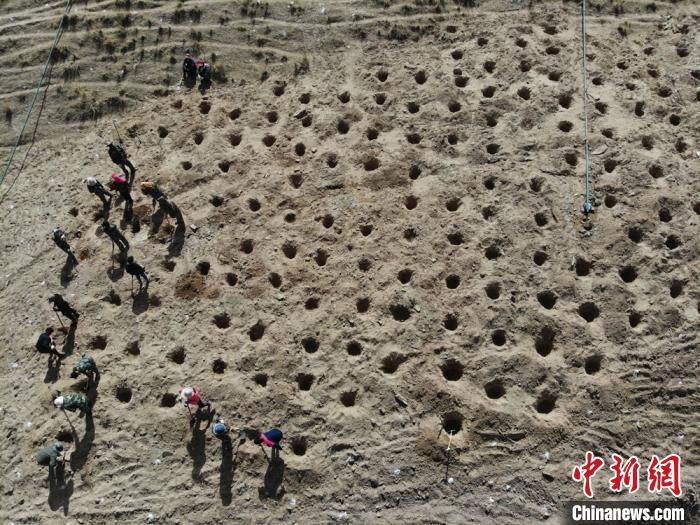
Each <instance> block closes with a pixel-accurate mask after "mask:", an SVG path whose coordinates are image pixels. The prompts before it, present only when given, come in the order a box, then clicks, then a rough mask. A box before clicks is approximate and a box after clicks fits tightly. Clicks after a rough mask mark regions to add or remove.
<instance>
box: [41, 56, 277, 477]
mask: <svg viewBox="0 0 700 525" xmlns="http://www.w3.org/2000/svg"><path fill="white" fill-rule="evenodd" d="M182 71H183V77H182V81H183V83H184V84H185V86H187V87H190V88H191V87H194V86H195V85H196V82H197V78H198V77H199V79H200V86H199V90H200V91H201V93H202V94H204V93H205V92H206V91H207V90H208V89H209V88H210V87H211V67H210V66H209V64H207V63H206V62H205V61H204V60H202V59H198V60H196V61H195V59H194V57H193V56H192V54H191V53H190V52H189V51H187V53H186V55H185V59H184V61H183V65H182ZM107 147H108V154H109V157H110V159H111V160H112V162H114V164H116V165H117V166H119V167H120V168H121V170H122V171H123V173H124V176H123V177H122V176H121V175H119V174H117V173H113V174H112V176H111V179H110V181H109V183H108V185H107V187H105V185H103V184H102V183H101V182H99V181H98V180H97V179H96V178H94V177H89V178H87V179H86V180H85V182H86V184H87V189H88V191H89V192H90V193H91V194H93V195H95V196H97V197H98V198H99V199H100V201H101V202H102V205H103V214H102V217H103V221H102V225H101V227H102V231H103V232H104V234H105V235H106V236H107V237H108V238H109V239H110V240H111V242H112V246H113V247H114V246H116V247H117V249H118V250H119V252H120V254H122V255H123V256H126V255H127V253H128V251H129V248H130V245H129V241H128V240H127V239H126V237H125V236H124V234H123V233H122V231H120V229H119V228H118V227H117V226H116V225H115V224H112V223H110V222H109V211H110V209H111V206H112V201H113V197H114V196H113V194H112V191H114V192H116V194H117V195H118V196H119V197H121V200H123V201H124V203H125V208H124V220H125V221H127V222H129V221H131V213H132V208H133V202H134V201H133V198H132V196H131V188H132V186H133V184H134V182H135V175H136V168H135V167H134V165H133V164H132V163H131V161H130V160H129V157H128V154H127V152H126V150H125V149H124V147H123V145H122V144H121V140H120V142H119V143H118V144H115V143H109V144H108V145H107ZM140 189H141V192H142V193H143V194H144V195H146V196H150V197H151V198H152V199H153V207H154V208H155V206H156V205H158V208H159V210H160V211H162V212H163V213H165V214H166V215H167V216H169V217H173V218H175V220H176V221H177V226H178V228H181V229H184V220H183V217H182V213H181V212H180V210H179V208H178V207H177V206H176V205H175V204H174V203H173V202H171V201H170V200H168V198H167V196H166V195H165V193H164V192H163V191H162V190H161V189H160V188H159V187H158V185H157V184H156V183H155V182H150V181H143V182H141V184H140ZM52 239H53V241H54V243H55V244H56V246H58V248H60V249H61V250H62V251H63V252H65V253H66V255H67V256H68V262H69V263H70V264H71V265H73V266H77V265H78V264H79V260H78V257H77V256H76V254H75V253H74V252H73V250H72V248H71V246H70V243H69V242H68V239H67V237H66V234H65V232H63V231H62V230H61V229H59V228H56V229H54V230H53V232H52ZM124 268H125V271H126V273H128V274H129V275H131V276H132V283H133V277H136V278H137V280H138V282H139V292H141V290H142V289H143V286H144V282H145V287H146V288H147V287H148V284H149V280H148V277H147V275H146V272H145V269H144V268H143V266H141V265H139V264H138V263H137V262H136V261H135V260H134V258H133V257H132V256H128V257H126V260H125V264H124ZM142 280H143V281H144V282H142ZM49 302H50V303H51V304H52V306H53V310H54V312H56V314H57V316H58V314H59V313H60V314H62V315H63V316H65V317H66V318H67V319H68V320H69V321H70V323H71V325H70V329H71V330H74V329H76V327H77V324H78V320H79V318H80V314H79V313H78V311H77V310H76V309H75V308H73V307H72V306H71V305H70V304H69V303H68V301H66V300H65V299H64V298H63V296H61V295H60V294H54V295H52V296H51V297H50V298H49ZM58 319H59V321H60V322H61V325H62V327H61V331H62V332H63V333H64V334H66V333H67V331H68V330H67V329H66V327H65V326H63V321H61V318H60V317H58ZM53 334H54V328H53V327H52V326H49V327H47V328H46V330H45V331H44V332H42V334H41V335H40V336H39V338H38V340H37V342H36V350H37V351H38V352H39V353H41V354H48V355H49V363H50V364H51V363H52V361H56V360H58V361H60V360H62V359H64V358H66V357H68V352H66V353H63V354H61V353H59V352H58V350H57V348H56V342H55V341H54V338H53ZM81 374H82V375H85V376H87V379H88V391H89V389H90V386H91V385H92V386H94V387H96V385H97V383H98V382H99V375H100V374H99V370H98V368H97V364H96V362H95V360H94V359H93V358H92V357H90V356H88V355H83V356H81V358H80V359H79V360H78V362H77V363H76V364H75V366H74V367H73V370H72V372H71V374H70V377H71V378H72V379H76V378H78V377H79V376H80V375H81ZM178 399H179V400H180V402H181V403H182V404H183V405H184V406H186V407H187V408H188V411H189V412H190V415H191V416H192V418H193V419H194V418H200V419H202V418H203V419H208V420H209V421H210V422H211V432H212V435H213V436H214V437H215V438H217V439H218V440H220V441H222V442H223V443H228V444H229V445H230V443H231V442H230V436H229V434H230V431H231V428H230V427H229V426H228V425H227V424H226V422H225V421H224V420H223V419H222V418H221V417H220V416H216V417H213V416H214V411H213V409H212V406H211V403H209V402H208V401H206V400H204V399H203V398H202V396H201V394H200V393H199V391H198V389H197V388H196V387H184V388H181V389H179V390H178ZM93 402H94V399H92V400H91V399H90V397H88V395H86V394H82V393H69V394H59V395H57V396H56V397H55V398H54V400H53V405H54V407H56V408H57V409H60V410H64V411H65V410H67V411H70V412H76V411H78V412H79V414H80V416H81V417H83V416H86V415H88V414H91V413H92V403H93ZM192 408H194V409H195V413H194V415H192V410H191V409H192ZM204 409H206V411H207V415H206V417H204V415H203V412H202V411H203V410H204ZM247 435H248V433H247V432H246V431H245V430H243V429H241V430H238V438H239V443H241V444H242V443H243V442H244V441H245V440H246V436H247ZM252 435H253V436H254V437H253V442H254V443H255V444H257V445H261V446H263V445H266V446H268V447H271V448H272V449H273V458H274V456H275V453H276V454H279V450H280V448H281V447H280V442H281V441H282V438H283V433H282V431H281V430H280V429H278V428H272V429H271V430H269V431H267V432H257V431H256V432H253V433H252ZM64 451H65V449H64V445H63V443H62V442H60V441H56V442H54V443H52V444H50V445H49V446H47V447H46V448H43V449H42V450H40V451H39V453H38V454H37V456H36V461H37V463H38V464H39V465H45V466H48V467H49V468H50V476H51V475H52V473H53V475H55V470H54V469H55V468H56V466H57V464H58V460H59V459H61V456H62V455H63V453H64Z"/></svg>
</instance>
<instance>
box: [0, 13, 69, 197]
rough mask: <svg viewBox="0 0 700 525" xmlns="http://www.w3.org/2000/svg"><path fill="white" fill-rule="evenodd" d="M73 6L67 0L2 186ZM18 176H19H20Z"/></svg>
mask: <svg viewBox="0 0 700 525" xmlns="http://www.w3.org/2000/svg"><path fill="white" fill-rule="evenodd" d="M72 5H73V0H66V8H65V10H64V12H63V16H62V17H61V21H60V22H59V24H58V29H57V30H56V37H55V38H54V41H53V44H52V45H51V50H50V51H49V57H48V59H47V60H46V64H45V65H44V71H43V72H42V73H41V78H40V79H39V83H38V84H37V86H36V90H35V91H34V97H32V102H31V103H30V104H29V110H28V111H27V115H26V116H25V117H24V124H22V129H21V130H20V132H19V135H18V136H17V140H16V141H15V145H14V146H13V148H12V152H11V153H10V158H9V159H7V164H5V169H4V170H3V173H2V176H0V185H2V183H3V182H5V177H7V173H8V172H9V171H10V166H12V160H13V159H14V158H15V153H16V152H17V148H18V147H19V143H20V142H21V141H22V136H23V135H24V130H25V129H26V127H27V124H28V123H29V118H30V117H31V115H32V111H33V110H34V104H36V100H37V98H38V97H39V91H41V85H42V84H43V83H44V79H45V78H46V73H47V71H48V70H49V66H50V65H51V59H52V57H53V52H54V49H56V45H57V44H58V41H59V39H60V38H61V34H63V21H64V20H65V18H66V16H67V15H68V13H69V12H70V10H71V7H72ZM17 176H19V174H18V175H17Z"/></svg>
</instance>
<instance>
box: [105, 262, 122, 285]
mask: <svg viewBox="0 0 700 525" xmlns="http://www.w3.org/2000/svg"><path fill="white" fill-rule="evenodd" d="M107 276H108V277H109V279H110V281H112V282H116V281H118V280H119V279H121V278H122V277H124V265H120V266H114V265H112V266H111V268H109V269H108V270H107Z"/></svg>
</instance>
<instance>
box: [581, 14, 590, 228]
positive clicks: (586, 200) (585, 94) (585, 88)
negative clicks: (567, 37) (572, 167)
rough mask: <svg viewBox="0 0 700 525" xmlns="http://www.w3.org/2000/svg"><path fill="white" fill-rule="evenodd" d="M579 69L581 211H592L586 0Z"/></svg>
mask: <svg viewBox="0 0 700 525" xmlns="http://www.w3.org/2000/svg"><path fill="white" fill-rule="evenodd" d="M581 71H582V77H583V88H582V97H583V124H584V125H583V158H584V200H583V207H582V209H583V213H585V214H586V215H588V214H589V213H590V212H592V211H593V203H592V202H591V194H590V187H591V182H590V170H589V165H590V156H589V149H588V109H587V108H588V80H587V78H586V0H581Z"/></svg>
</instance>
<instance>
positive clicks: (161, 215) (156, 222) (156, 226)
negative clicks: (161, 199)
mask: <svg viewBox="0 0 700 525" xmlns="http://www.w3.org/2000/svg"><path fill="white" fill-rule="evenodd" d="M164 219H165V212H164V211H163V210H162V209H161V208H158V209H157V210H156V211H155V212H153V214H152V215H151V228H150V234H151V236H154V235H158V232H159V231H160V227H161V226H162V225H163V220H164Z"/></svg>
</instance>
